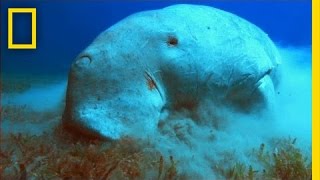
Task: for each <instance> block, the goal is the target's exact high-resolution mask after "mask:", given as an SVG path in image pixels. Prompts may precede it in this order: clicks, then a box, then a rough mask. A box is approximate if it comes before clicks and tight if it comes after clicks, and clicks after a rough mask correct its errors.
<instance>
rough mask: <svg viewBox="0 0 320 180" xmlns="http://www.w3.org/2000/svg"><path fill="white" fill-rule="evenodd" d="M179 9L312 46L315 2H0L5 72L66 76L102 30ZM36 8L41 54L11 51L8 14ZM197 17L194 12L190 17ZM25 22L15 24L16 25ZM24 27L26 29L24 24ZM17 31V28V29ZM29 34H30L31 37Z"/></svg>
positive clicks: (288, 42) (16, 34)
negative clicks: (202, 10)
mask: <svg viewBox="0 0 320 180" xmlns="http://www.w3.org/2000/svg"><path fill="white" fill-rule="evenodd" d="M178 3H191V4H203V5H209V6H213V7H216V8H219V9H222V10H225V11H229V12H232V13H234V14H236V15H238V16H240V17H243V18H245V19H247V20H249V21H250V22H252V23H254V24H256V25H257V26H259V27H260V28H261V29H263V30H264V31H265V32H266V33H267V34H269V36H270V37H271V39H272V40H274V41H275V42H276V43H280V44H282V45H290V46H310V45H311V0H297V1H293V2H292V1H291V2H289V1H281V2H276V1H271V2H267V1H260V2H259V1H256V2H250V1H241V2H236V1H228V2H222V1H201V2H199V1H169V0H167V1H161V2H160V1H152V2H148V1H140V2H138V1H135V2H130V1H120V2H115V1H113V2H111V1H109V2H105V1H104V2H103V1H94V2H85V1H71V2H63V1H57V2H54V1H28V2H24V1H9V0H4V1H1V25H2V26H1V71H2V72H10V73H18V72H24V73H25V72H27V73H67V72H68V70H69V67H70V64H71V62H72V61H73V59H74V58H75V57H76V56H77V54H78V53H79V52H80V51H82V49H84V48H85V47H86V46H88V45H89V43H90V42H92V40H93V39H94V38H95V37H96V36H97V35H98V34H99V33H100V32H102V31H103V30H105V29H107V28H108V27H110V26H111V25H113V24H114V23H116V22H118V21H119V20H121V19H123V18H124V17H126V16H128V15H130V14H132V13H135V12H139V11H143V10H150V9H158V8H162V7H165V6H169V5H172V4H178ZM8 7H36V8H37V49H36V50H8V48H7V26H6V24H7V22H8V21H7V8H8ZM190 13H192V12H190ZM25 19H26V18H21V17H20V18H16V20H17V22H15V23H17V24H20V23H19V21H21V22H23V21H24V20H25ZM24 25H25V28H18V29H16V30H15V32H14V38H15V37H16V39H19V36H21V37H22V39H21V41H28V38H25V39H23V37H25V36H24V35H25V34H30V29H31V28H30V24H29V23H25V24H24ZM20 26H21V24H20ZM17 27H18V26H17ZM28 31H29V32H28Z"/></svg>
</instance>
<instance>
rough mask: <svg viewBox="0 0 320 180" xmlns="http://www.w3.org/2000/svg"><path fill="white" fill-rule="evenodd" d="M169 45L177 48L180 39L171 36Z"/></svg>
mask: <svg viewBox="0 0 320 180" xmlns="http://www.w3.org/2000/svg"><path fill="white" fill-rule="evenodd" d="M167 44H168V45H169V46H176V45H178V39H177V38H176V37H173V36H169V37H168V41H167Z"/></svg>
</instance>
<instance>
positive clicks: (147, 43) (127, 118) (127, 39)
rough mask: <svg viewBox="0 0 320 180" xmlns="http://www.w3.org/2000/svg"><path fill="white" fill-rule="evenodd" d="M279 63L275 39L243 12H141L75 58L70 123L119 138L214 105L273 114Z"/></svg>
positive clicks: (189, 8)
mask: <svg viewBox="0 0 320 180" xmlns="http://www.w3.org/2000/svg"><path fill="white" fill-rule="evenodd" d="M279 64H280V57H279V55H278V51H277V49H276V47H275V45H274V44H273V42H272V41H271V40H270V39H269V37H268V36H267V35H266V34H265V33H264V32H263V31H261V30H260V29H259V28H258V27H256V26H255V25H253V24H251V23H249V22H247V21H246V20H244V19H241V18H240V17H238V16H236V15H233V14H230V13H227V12H224V11H222V10H219V9H215V8H211V7H206V6H197V5H174V6H170V7H167V8H164V9H160V10H154V11H146V12H141V13H137V14H134V15H131V16H129V17H127V18H125V19H124V20H122V21H120V22H118V23H117V24H115V25H114V26H112V27H111V28H109V29H107V30H106V31H104V32H102V33H101V34H100V35H99V36H98V37H97V38H96V39H95V40H94V41H93V43H92V44H91V45H89V46H88V47H87V48H86V49H85V50H84V51H83V52H82V53H81V54H80V55H79V56H78V58H77V59H76V60H75V61H74V63H73V64H72V67H71V71H70V74H69V80H68V91H67V97H66V108H65V112H64V117H63V123H64V125H66V127H68V128H70V129H73V130H78V131H80V132H82V133H85V134H88V135H94V136H98V137H102V138H108V139H119V138H120V137H122V136H125V135H129V136H130V135H134V133H135V130H138V129H139V131H144V132H145V133H146V134H148V133H152V132H154V131H156V129H157V127H158V123H159V121H160V120H163V119H166V118H168V117H169V116H170V114H173V113H174V112H177V111H188V112H189V114H191V115H190V116H192V117H197V111H198V107H204V106H205V104H207V103H208V102H210V103H211V104H215V105H217V106H225V107H228V108H230V109H232V110H233V111H236V112H239V113H244V114H248V115H250V114H253V113H257V112H259V111H261V110H266V109H272V107H273V104H274V94H275V92H274V89H275V87H276V84H277V83H278V78H279V73H278V72H279V71H278V68H277V67H278V65H279ZM206 108H208V111H210V109H214V108H215V107H213V106H207V107H206ZM137 127H138V128H137Z"/></svg>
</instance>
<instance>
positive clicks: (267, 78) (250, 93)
mask: <svg viewBox="0 0 320 180" xmlns="http://www.w3.org/2000/svg"><path fill="white" fill-rule="evenodd" d="M271 72H272V69H268V70H267V71H265V72H264V73H262V74H261V75H260V76H258V77H256V78H254V76H253V75H252V74H249V75H246V76H245V78H243V79H241V80H239V81H238V82H236V83H235V85H233V86H232V87H231V88H230V89H229V90H227V92H226V93H227V95H226V98H227V99H228V100H229V101H230V102H231V104H232V105H233V106H235V107H236V108H237V109H241V110H243V111H245V112H250V111H251V110H257V109H260V108H257V106H261V107H267V108H268V107H270V106H273V105H272V102H271V101H270V99H274V98H273V97H272V96H274V84H273V81H272V79H271ZM261 109H262V108H261Z"/></svg>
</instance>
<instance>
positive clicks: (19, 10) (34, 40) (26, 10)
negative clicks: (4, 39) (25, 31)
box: [8, 8, 37, 49]
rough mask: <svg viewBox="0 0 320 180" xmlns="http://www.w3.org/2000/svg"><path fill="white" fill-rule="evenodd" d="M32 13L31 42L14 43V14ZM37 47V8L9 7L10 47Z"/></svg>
mask: <svg viewBox="0 0 320 180" xmlns="http://www.w3.org/2000/svg"><path fill="white" fill-rule="evenodd" d="M14 13H31V21H32V22H31V28H32V29H31V32H32V33H31V35H32V37H31V43H29V44H15V43H13V28H14V27H13V21H14V19H13V14H14ZM36 48H37V10H36V8H8V49H36Z"/></svg>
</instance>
